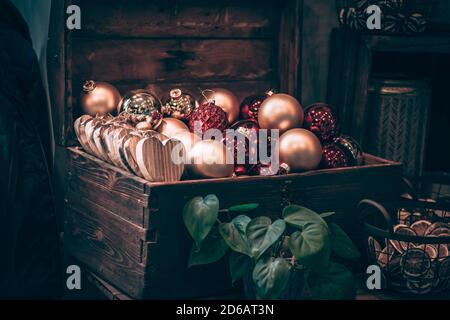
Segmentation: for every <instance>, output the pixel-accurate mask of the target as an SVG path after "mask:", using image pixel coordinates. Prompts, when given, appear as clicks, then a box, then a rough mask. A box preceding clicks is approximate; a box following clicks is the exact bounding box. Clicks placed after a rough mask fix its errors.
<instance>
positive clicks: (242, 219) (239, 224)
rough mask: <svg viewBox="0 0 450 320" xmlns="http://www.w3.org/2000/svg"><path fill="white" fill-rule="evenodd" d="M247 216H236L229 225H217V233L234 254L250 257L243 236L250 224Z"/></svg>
mask: <svg viewBox="0 0 450 320" xmlns="http://www.w3.org/2000/svg"><path fill="white" fill-rule="evenodd" d="M250 220H251V219H250V218H249V217H247V216H238V217H236V218H234V219H233V220H232V221H231V222H230V223H221V224H220V225H219V232H220V234H221V235H222V237H223V239H224V240H225V241H226V242H227V244H228V246H229V247H230V248H231V249H232V250H233V251H236V252H239V253H243V254H245V255H248V256H250V255H251V250H250V245H249V243H248V241H247V237H246V235H245V229H246V227H247V225H248V223H249V222H250Z"/></svg>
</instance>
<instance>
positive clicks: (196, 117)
mask: <svg viewBox="0 0 450 320" xmlns="http://www.w3.org/2000/svg"><path fill="white" fill-rule="evenodd" d="M196 123H197V126H198V127H199V129H200V131H201V133H202V134H203V133H204V132H205V131H207V130H209V129H217V130H219V131H222V132H223V131H225V129H227V127H228V120H227V114H226V113H225V111H223V110H222V108H221V107H219V106H216V105H215V104H213V103H210V102H206V103H204V104H203V105H201V106H200V107H198V108H197V109H195V110H194V111H193V112H192V113H191V116H190V117H189V129H190V130H191V131H192V132H195V129H196V127H195V125H196Z"/></svg>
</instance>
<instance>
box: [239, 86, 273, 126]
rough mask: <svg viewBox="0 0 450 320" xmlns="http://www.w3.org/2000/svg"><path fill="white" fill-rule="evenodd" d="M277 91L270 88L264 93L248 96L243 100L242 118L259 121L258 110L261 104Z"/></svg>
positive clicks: (241, 107)
mask: <svg viewBox="0 0 450 320" xmlns="http://www.w3.org/2000/svg"><path fill="white" fill-rule="evenodd" d="M274 93H275V91H274V90H269V91H267V92H266V93H265V94H263V95H252V96H248V97H247V98H245V99H244V100H243V101H242V102H241V106H240V117H241V119H251V120H255V121H258V111H259V107H261V104H262V103H263V102H264V100H266V98H268V97H270V96H271V95H273V94H274Z"/></svg>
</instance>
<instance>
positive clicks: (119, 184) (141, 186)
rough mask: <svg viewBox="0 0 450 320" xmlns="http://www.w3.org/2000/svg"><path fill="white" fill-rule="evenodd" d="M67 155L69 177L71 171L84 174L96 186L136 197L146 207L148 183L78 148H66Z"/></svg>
mask: <svg viewBox="0 0 450 320" xmlns="http://www.w3.org/2000/svg"><path fill="white" fill-rule="evenodd" d="M68 153H69V155H68V156H69V158H70V162H71V166H70V167H69V170H68V173H69V175H71V174H73V173H72V171H73V172H74V173H75V174H83V173H85V174H86V177H87V178H89V179H90V180H91V181H93V182H95V183H97V184H98V185H102V186H104V187H105V188H107V189H108V190H114V191H115V192H120V193H123V194H125V195H129V196H131V197H136V198H137V199H140V200H141V201H143V202H142V204H143V205H144V206H145V205H146V202H144V201H146V199H147V197H146V196H144V194H148V184H149V182H147V181H146V180H144V179H142V178H139V177H137V176H134V175H132V174H130V173H128V172H126V171H124V170H122V169H120V168H117V167H115V166H112V165H110V164H109V163H106V162H105V161H103V160H100V159H98V158H96V157H94V156H92V155H89V154H88V153H86V152H84V151H83V150H82V149H80V148H78V147H71V148H68Z"/></svg>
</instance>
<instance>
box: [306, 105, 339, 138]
mask: <svg viewBox="0 0 450 320" xmlns="http://www.w3.org/2000/svg"><path fill="white" fill-rule="evenodd" d="M303 126H304V127H305V129H308V130H309V131H311V132H313V133H314V134H315V135H316V136H317V137H318V138H319V140H320V142H322V143H325V142H330V141H331V140H332V139H333V138H335V137H336V136H337V135H338V134H339V126H338V121H337V119H336V117H335V116H334V114H333V110H331V108H330V106H329V105H327V104H325V103H315V104H312V105H310V106H309V107H307V108H306V111H305V120H304V125H303Z"/></svg>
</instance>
